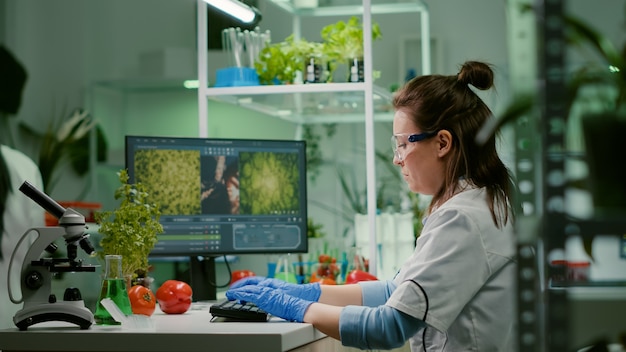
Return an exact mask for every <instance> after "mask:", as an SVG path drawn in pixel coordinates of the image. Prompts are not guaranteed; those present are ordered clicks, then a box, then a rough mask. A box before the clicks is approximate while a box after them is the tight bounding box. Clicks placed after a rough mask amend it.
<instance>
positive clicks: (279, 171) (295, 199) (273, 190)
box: [239, 152, 300, 215]
mask: <svg viewBox="0 0 626 352" xmlns="http://www.w3.org/2000/svg"><path fill="white" fill-rule="evenodd" d="M298 165H299V160H298V154H296V153H269V152H242V153H240V154H239V172H240V175H239V177H240V194H239V196H240V214H252V215H272V214H277V215H280V214H298V213H299V210H300V208H299V206H298V205H299V200H300V187H299V183H298V180H299V178H300V174H299V171H298Z"/></svg>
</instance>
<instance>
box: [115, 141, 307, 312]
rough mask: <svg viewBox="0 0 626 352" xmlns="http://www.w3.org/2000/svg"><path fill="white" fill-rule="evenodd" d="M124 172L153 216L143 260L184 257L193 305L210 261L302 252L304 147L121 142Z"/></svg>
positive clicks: (205, 288) (207, 291)
mask: <svg viewBox="0 0 626 352" xmlns="http://www.w3.org/2000/svg"><path fill="white" fill-rule="evenodd" d="M126 168H127V169H128V176H129V183H142V184H143V185H145V186H146V188H147V190H148V191H149V192H150V196H151V199H152V201H154V202H156V203H158V204H159V206H160V209H161V219H160V223H161V224H162V225H163V229H164V232H163V233H162V234H159V235H158V242H157V244H156V246H155V248H154V249H153V251H152V252H151V254H150V255H151V256H152V257H159V256H160V257H175V256H186V257H189V259H190V265H191V266H190V271H191V273H190V274H191V285H192V288H193V289H194V298H195V299H196V300H205V299H208V300H211V299H215V298H216V287H215V263H214V258H215V257H217V256H221V255H227V254H235V255H237V254H261V253H263V254H275V253H306V252H307V250H308V242H307V191H306V153H305V142H304V141H295V140H259V139H255V140H252V139H216V138H183V137H153V136H126Z"/></svg>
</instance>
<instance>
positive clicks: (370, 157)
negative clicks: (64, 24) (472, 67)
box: [197, 0, 430, 274]
mask: <svg viewBox="0 0 626 352" xmlns="http://www.w3.org/2000/svg"><path fill="white" fill-rule="evenodd" d="M267 1H269V3H268V5H269V4H272V5H274V6H276V7H278V9H279V10H283V11H286V12H287V13H288V14H289V15H291V16H292V19H293V22H292V23H293V33H294V36H295V37H296V38H299V37H300V18H301V17H304V16H312V17H319V16H341V15H344V16H349V15H355V16H356V15H361V16H362V24H363V32H364V33H370V34H371V33H372V19H371V15H372V14H394V13H398V14H399V13H408V12H416V13H419V14H420V23H421V35H422V36H423V37H426V38H430V30H429V27H430V23H429V14H428V11H427V8H426V6H425V5H424V4H423V3H422V2H420V1H411V2H404V3H403V2H400V3H390V4H374V5H372V4H371V1H370V0H363V1H362V4H361V5H360V6H358V5H355V6H328V7H318V8H313V9H303V8H295V7H293V5H292V3H291V1H287V0H267ZM206 6H207V4H206V3H205V2H204V1H203V0H197V7H198V11H197V13H198V19H197V23H198V36H197V40H198V83H199V87H198V131H199V136H200V137H208V134H209V131H208V119H209V118H210V111H209V109H208V99H215V100H220V101H225V102H229V103H232V104H236V105H239V106H242V107H247V108H249V109H252V110H256V111H261V112H264V113H267V114H268V115H270V116H276V117H278V118H283V119H286V120H289V121H291V122H294V123H296V124H297V125H298V127H299V128H298V129H297V133H296V136H295V137H296V138H300V136H301V131H302V128H301V127H302V125H303V124H310V123H335V122H336V123H347V122H363V123H365V145H366V155H365V157H366V176H367V190H368V191H367V204H368V210H367V211H368V215H369V217H368V222H369V229H370V234H369V235H370V237H369V238H370V240H371V241H372V243H375V242H376V217H375V214H376V191H375V190H376V183H375V180H376V174H375V168H374V162H375V150H374V143H373V141H374V121H375V119H377V120H385V119H386V120H389V121H390V120H391V119H392V117H393V116H392V113H391V111H390V109H389V108H388V107H387V108H385V107H384V106H385V103H384V102H390V100H391V95H390V94H388V93H385V92H384V90H383V89H381V88H378V87H376V86H375V85H374V84H373V77H372V72H373V68H372V38H371V35H364V38H363V39H364V43H363V44H364V73H365V82H363V83H328V84H326V83H319V84H294V85H283V86H252V87H222V88H210V87H209V85H208V78H207V77H208V76H207V72H208V62H207V50H206V49H207V15H206ZM421 43H422V44H421V52H422V72H423V73H424V74H429V73H430V41H429V40H423V41H421ZM218 68H219V67H218ZM218 68H215V69H218ZM329 94H332V95H335V96H337V95H341V96H342V98H343V99H344V101H346V102H347V106H344V104H340V105H339V106H337V105H330V104H329V105H326V106H325V105H324V104H323V103H320V102H323V101H324V99H325V98H324V97H326V96H328V95H329ZM276 97H280V99H278V98H276ZM285 97H287V99H285ZM307 101H311V102H312V104H311V108H310V109H307V105H306V102H307ZM379 103H380V104H379ZM320 106H321V108H320ZM359 106H362V109H361V108H359ZM377 111H378V113H376V112H377ZM375 115H376V117H375ZM369 257H370V261H371V264H370V267H372V268H376V262H375V261H376V257H377V255H376V252H375V246H372V247H371V251H370V253H369ZM374 270H375V269H374ZM374 274H375V272H374Z"/></svg>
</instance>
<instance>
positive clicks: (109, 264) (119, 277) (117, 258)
mask: <svg viewBox="0 0 626 352" xmlns="http://www.w3.org/2000/svg"><path fill="white" fill-rule="evenodd" d="M104 260H105V273H104V279H103V280H102V289H101V290H100V296H99V297H98V303H97V306H96V313H95V314H94V319H95V321H96V324H99V325H119V324H120V323H118V322H116V321H115V319H113V317H112V316H111V314H110V313H109V311H107V310H106V308H104V306H103V305H102V303H100V302H101V301H102V300H103V299H104V298H110V299H111V300H112V301H113V302H115V304H117V306H118V307H119V308H120V310H121V311H122V312H123V313H124V314H126V315H132V314H133V311H132V308H131V306H130V299H129V298H128V291H126V282H125V279H124V275H123V273H122V256H121V255H106V256H105V257H104Z"/></svg>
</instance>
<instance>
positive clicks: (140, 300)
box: [128, 285, 156, 316]
mask: <svg viewBox="0 0 626 352" xmlns="http://www.w3.org/2000/svg"><path fill="white" fill-rule="evenodd" d="M128 298H130V307H131V309H132V310H133V314H143V315H147V316H151V315H152V313H154V310H155V309H156V298H155V297H154V293H152V291H151V290H150V289H149V288H147V287H145V286H142V285H134V286H133V287H131V288H130V290H128Z"/></svg>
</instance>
